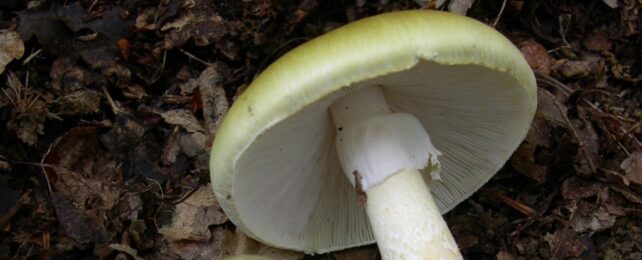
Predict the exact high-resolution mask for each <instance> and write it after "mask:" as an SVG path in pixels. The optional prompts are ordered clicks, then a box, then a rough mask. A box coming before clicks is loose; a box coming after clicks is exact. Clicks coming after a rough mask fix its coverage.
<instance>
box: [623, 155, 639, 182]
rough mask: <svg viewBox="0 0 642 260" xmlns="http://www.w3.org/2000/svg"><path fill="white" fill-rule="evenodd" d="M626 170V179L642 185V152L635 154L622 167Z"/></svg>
mask: <svg viewBox="0 0 642 260" xmlns="http://www.w3.org/2000/svg"><path fill="white" fill-rule="evenodd" d="M620 167H621V168H622V170H624V174H625V175H624V177H626V178H627V179H628V180H629V181H632V182H634V183H637V184H642V152H634V153H632V154H631V156H629V157H628V158H626V159H625V160H624V161H623V162H622V164H621V165H620Z"/></svg>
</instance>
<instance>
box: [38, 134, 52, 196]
mask: <svg viewBox="0 0 642 260" xmlns="http://www.w3.org/2000/svg"><path fill="white" fill-rule="evenodd" d="M53 146H54V144H53V143H52V144H51V145H49V149H47V152H46V153H45V154H44V155H43V156H42V159H41V160H40V169H41V170H42V175H44V176H45V181H47V188H49V194H52V193H53V191H52V189H51V182H50V181H49V175H47V170H45V166H44V165H45V159H46V158H47V156H49V153H50V152H51V149H52V148H53Z"/></svg>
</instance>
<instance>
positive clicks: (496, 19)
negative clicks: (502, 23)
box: [492, 0, 506, 27]
mask: <svg viewBox="0 0 642 260" xmlns="http://www.w3.org/2000/svg"><path fill="white" fill-rule="evenodd" d="M505 7H506V0H504V1H503V2H502V7H501V8H500V9H499V13H498V14H497V17H496V18H495V21H494V22H493V25H492V26H493V27H495V26H497V23H499V18H501V17H502V14H503V13H504V8H505Z"/></svg>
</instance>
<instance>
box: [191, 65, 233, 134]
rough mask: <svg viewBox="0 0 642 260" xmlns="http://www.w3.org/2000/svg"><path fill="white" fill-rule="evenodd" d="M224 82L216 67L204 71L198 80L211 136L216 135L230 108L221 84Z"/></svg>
mask: <svg viewBox="0 0 642 260" xmlns="http://www.w3.org/2000/svg"><path fill="white" fill-rule="evenodd" d="M222 80H223V77H221V76H220V74H219V72H218V70H217V68H216V67H215V66H210V67H208V68H207V69H205V70H203V72H201V75H200V76H199V77H198V80H197V82H198V87H199V90H200V93H201V101H202V102H203V117H204V118H205V125H206V126H207V129H208V130H209V134H210V135H213V134H214V133H216V129H217V128H218V126H219V124H220V123H221V119H223V116H224V115H225V113H226V112H227V109H228V108H229V104H228V102H227V97H226V96H225V90H224V89H223V86H222V85H221V84H220V82H221V81H222Z"/></svg>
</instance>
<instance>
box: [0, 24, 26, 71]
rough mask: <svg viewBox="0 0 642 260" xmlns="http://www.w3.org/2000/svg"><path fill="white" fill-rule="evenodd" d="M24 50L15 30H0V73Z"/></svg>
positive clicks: (20, 55)
mask: <svg viewBox="0 0 642 260" xmlns="http://www.w3.org/2000/svg"><path fill="white" fill-rule="evenodd" d="M24 52H25V46H24V44H23V43H22V40H21V39H20V36H19V35H18V33H16V32H15V31H9V30H0V74H2V72H4V68H5V66H7V64H9V62H11V61H12V60H14V59H19V58H20V57H22V55H23V54H24Z"/></svg>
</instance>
